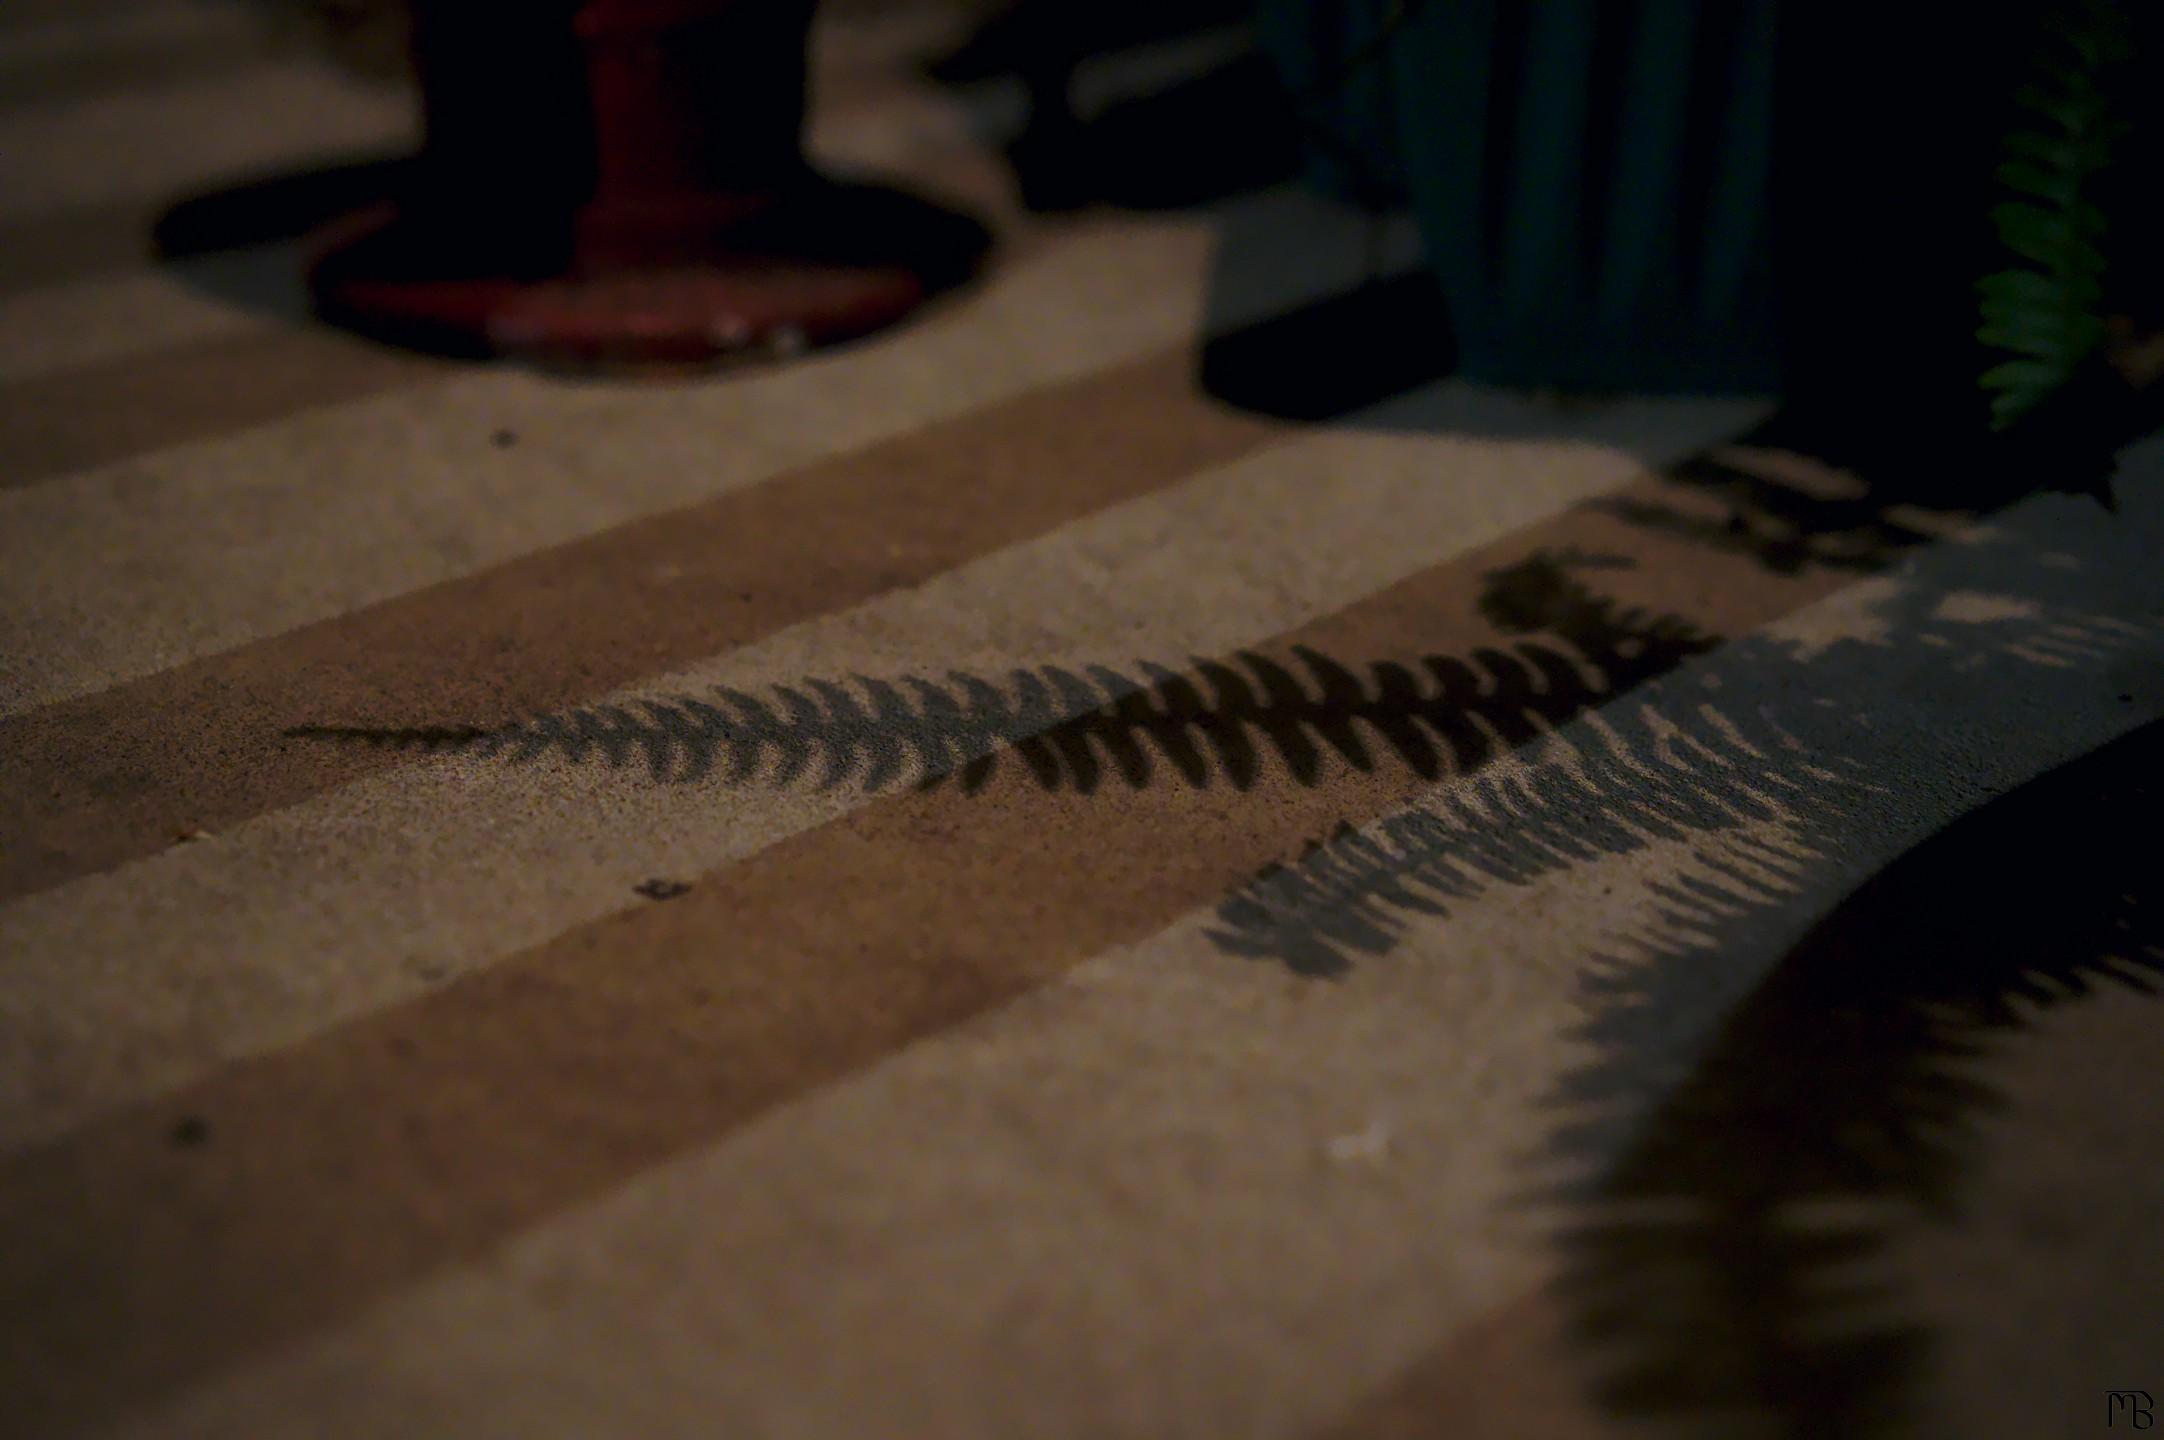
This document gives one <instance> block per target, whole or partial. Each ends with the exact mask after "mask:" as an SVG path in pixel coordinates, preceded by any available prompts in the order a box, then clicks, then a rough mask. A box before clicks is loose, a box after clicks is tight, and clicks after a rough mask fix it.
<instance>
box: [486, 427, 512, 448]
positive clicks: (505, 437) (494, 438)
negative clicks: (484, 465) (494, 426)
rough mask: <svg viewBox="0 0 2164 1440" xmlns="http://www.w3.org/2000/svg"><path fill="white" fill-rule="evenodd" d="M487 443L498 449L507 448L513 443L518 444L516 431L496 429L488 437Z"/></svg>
mask: <svg viewBox="0 0 2164 1440" xmlns="http://www.w3.org/2000/svg"><path fill="white" fill-rule="evenodd" d="M488 443H489V444H491V445H493V446H495V447H496V448H497V449H498V450H508V449H510V448H511V447H512V446H513V445H516V444H518V431H516V430H498V431H497V432H496V433H495V434H493V435H491V436H489V437H488Z"/></svg>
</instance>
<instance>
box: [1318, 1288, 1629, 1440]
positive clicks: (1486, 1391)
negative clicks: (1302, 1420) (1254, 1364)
mask: <svg viewBox="0 0 2164 1440" xmlns="http://www.w3.org/2000/svg"><path fill="white" fill-rule="evenodd" d="M1564 1325H1565V1322H1564V1317H1563V1313H1562V1310H1561V1307H1560V1306H1559V1305H1558V1304H1557V1303H1556V1301H1555V1300H1554V1298H1553V1297H1551V1296H1550V1295H1548V1294H1547V1293H1546V1292H1544V1291H1534V1292H1533V1293H1531V1294H1528V1295H1522V1296H1520V1297H1519V1298H1517V1299H1516V1300H1512V1301H1510V1302H1508V1303H1507V1304H1503V1305H1499V1306H1497V1307H1495V1308H1494V1309H1493V1310H1490V1311H1488V1312H1487V1313H1486V1314H1484V1315H1482V1316H1480V1317H1479V1318H1478V1319H1476V1320H1474V1321H1473V1322H1472V1323H1471V1324H1469V1325H1467V1326H1465V1327H1464V1328H1463V1329H1462V1330H1460V1331H1459V1332H1458V1333H1457V1334H1456V1335H1454V1336H1453V1337H1452V1338H1451V1340H1450V1342H1449V1344H1447V1345H1445V1346H1444V1347H1442V1348H1441V1349H1439V1350H1437V1351H1436V1352H1435V1353H1434V1354H1433V1355H1431V1356H1429V1357H1428V1358H1427V1359H1425V1360H1423V1361H1421V1362H1420V1364H1418V1365H1417V1366H1415V1367H1414V1368H1413V1369H1411V1370H1409V1371H1407V1372H1406V1373H1405V1374H1403V1375H1401V1376H1399V1377H1398V1378H1397V1379H1396V1380H1395V1381H1393V1382H1392V1383H1391V1384H1390V1385H1389V1386H1388V1387H1386V1388H1385V1389H1383V1390H1381V1391H1378V1392H1377V1393H1375V1394H1373V1395H1371V1396H1369V1397H1368V1398H1367V1399H1365V1400H1363V1401H1361V1402H1360V1403H1359V1404H1358V1405H1356V1406H1355V1407H1354V1408H1353V1410H1352V1412H1351V1413H1350V1414H1349V1415H1347V1416H1346V1417H1345V1418H1344V1419H1343V1420H1341V1421H1339V1422H1337V1423H1335V1424H1332V1425H1329V1426H1326V1427H1324V1428H1323V1429H1321V1430H1319V1431H1317V1432H1315V1433H1314V1437H1313V1440H1594V1437H1598V1436H1606V1435H1612V1434H1614V1433H1615V1428H1614V1425H1613V1423H1612V1422H1610V1421H1609V1420H1608V1419H1606V1418H1605V1417H1604V1416H1602V1414H1601V1413H1600V1411H1599V1410H1598V1409H1597V1408H1596V1407H1595V1406H1594V1405H1593V1404H1592V1402H1591V1401H1590V1400H1589V1399H1588V1398H1587V1396H1586V1391H1585V1387H1584V1378H1583V1376H1582V1375H1580V1374H1579V1373H1578V1370H1579V1367H1578V1366H1577V1364H1576V1363H1575V1360H1576V1357H1575V1356H1574V1355H1573V1354H1572V1353H1571V1351H1570V1348H1569V1344H1568V1340H1567V1337H1566V1333H1565V1328H1564Z"/></svg>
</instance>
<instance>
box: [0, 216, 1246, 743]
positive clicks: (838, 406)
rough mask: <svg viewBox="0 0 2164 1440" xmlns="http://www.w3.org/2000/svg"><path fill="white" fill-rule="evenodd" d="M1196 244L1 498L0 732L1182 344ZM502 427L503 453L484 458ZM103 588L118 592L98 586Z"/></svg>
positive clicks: (298, 420) (1016, 261) (252, 433)
mask: <svg viewBox="0 0 2164 1440" xmlns="http://www.w3.org/2000/svg"><path fill="white" fill-rule="evenodd" d="M1209 243H1210V239H1209V231H1208V229H1207V228H1206V227H1205V226H1204V225H1203V224H1201V223H1200V222H1197V221H1194V220H1191V219H1190V220H1184V221H1175V222H1169V223H1149V224H1119V225H1111V226H1106V225H1084V226H1080V227H1076V228H1074V229H1071V230H1069V231H1067V232H1066V233H1065V234H1063V235H1062V236H1060V237H1058V238H1056V239H1053V240H1051V242H1050V243H1049V244H1048V245H1047V246H1046V247H1045V248H1044V249H1043V250H1042V251H1040V252H1036V253H1031V252H1030V251H1029V250H1027V249H1026V248H1025V249H1024V250H1023V251H1022V252H1021V253H1017V254H1010V255H1008V256H1007V257H1006V263H1005V264H1004V265H1003V266H1002V267H1000V268H999V269H998V270H996V271H995V273H994V274H993V275H992V276H991V277H990V278H989V279H988V281H987V283H986V284H985V285H984V286H983V287H982V288H980V289H977V290H974V291H972V292H970V293H969V294H967V295H966V296H961V297H955V298H954V299H953V300H952V301H951V302H950V303H948V304H945V305H943V306H940V307H937V308H936V309H935V310H933V311H931V312H928V313H927V314H926V315H925V316H924V317H923V318H922V321H921V323H917V324H913V325H910V326H908V327H906V328H904V329H901V330H897V331H895V332H893V333H891V334H888V335H885V336H881V337H879V338H878V339H876V340H873V341H869V342H867V343H865V344H863V345H861V346H854V347H849V348H846V349H841V350H836V351H833V352H830V353H828V354H825V355H821V356H816V357H812V358H810V359H808V360H806V361H805V362H803V363H801V364H797V365H791V366H786V367H782V368H779V369H775V370H770V371H763V372H759V373H755V374H747V375H743V376H739V377H733V378H728V379H720V380H717V379H713V378H710V377H694V378H688V379H686V380H683V381H681V382H676V383H645V384H640V383H629V382H613V383H611V382H601V381H593V382H587V383H579V382H573V381H567V380H563V379H553V378H549V377H544V376H537V375H533V374H529V373H525V372H521V371H516V370H501V369H489V368H478V369H475V370H473V371H471V372H469V373H465V374H460V375H454V376H451V377H449V378H446V379H444V380H443V381H441V382H440V383H437V384H432V385H426V386H420V387H407V388H405V389H401V390H396V391H393V392H391V393H389V394H386V395H382V396H379V397H377V398H375V399H373V400H367V401H361V402H356V403H353V404H348V405H341V406H335V407H332V408H329V409H323V410H316V411H311V412H309V413H307V414H305V415H301V416H297V417H294V418H293V419H290V420H288V421H285V422H283V423H280V424H276V425H268V426H260V427H257V428H256V429H253V430H248V431H243V432H240V433H238V434H235V435H232V436H229V437H226V438H223V439H218V440H211V441H203V442H199V443H197V444H194V445H189V446H184V447H180V448H176V449H171V450H165V451H161V452H158V453H157V454H154V455H149V456H140V457H137V458H135V459H132V460H129V461H125V462H122V463H119V464H115V465H111V466H108V467H105V468H104V469H100V470H95V471H90V472H84V473H81V474H77V475H75V476H72V477H70V478H69V479H68V480H66V481H64V482H62V481H54V482H49V483H47V484H44V485H38V486H32V487H29V488H27V489H17V490H10V491H0V624H4V623H8V622H14V623H17V624H21V623H22V622H24V621H25V620H28V619H29V618H30V617H35V625H34V626H33V627H32V628H28V629H26V630H25V632H24V633H23V634H21V635H20V636H19V637H12V636H11V637H6V638H7V643H0V712H6V711H18V712H19V711H22V710H27V709H29V708H31V707H32V706H35V705H39V704H48V703H52V702H55V701H59V700H64V699H73V698H78V697H81V696H85V695H88V694H90V693H92V692H95V691H98V690H103V689H107V688H111V687H113V686H116V685H120V684H124V683H126V682H128V681H130V680H134V679H138V678H141V677H143V676H146V675H149V674H151V673H153V672H155V671H157V670H160V669H164V668H167V667H170V666H173V665H176V664H180V663H183V662H185V661H190V660H195V659H199V658H203V657H205V656H208V655H210V654H214V653H216V652H218V651H221V650H225V649H230V648H234V647H237V646H242V645H246V644H249V643H250V642H253V641H256V640H260V639H265V638H267V637H269V636H271V635H275V634H278V633H280V632H282V631H286V630H289V629H294V628H297V627H300V626H304V625H307V624H309V623H311V622H314V621H318V620H324V619H328V618H331V617H333V616H337V615H340V614H342V613H344V612H346V611H349V610H354V609H358V608H361V607H363V606H367V605H371V604H375V603H377V602H380V601H384V600H388V599H391V598H393V597H395V596H397V595H400V594H403V593H405V592H408V591H411V590H417V589H420V588H422V587H424V586H427V585H431V584H435V583H439V582H441V581H444V580H448V579H452V578H455V577H458V576H462V575H470V574H473V573H475V572H477V571H480V570H483V569H485V568H487V567H488V566H490V565H495V564H500V563H502V562H505V561H508V560H511V559H513V558H515V557H517V556H519V555H522V554H530V553H532V552H535V551H538V550H541V549H545V548H547V547H548V546H550V545H556V544H561V543H564V542H566V541H570V540H574V539H578V538H580V537H582V536H587V535H591V534H594V533H596V532H598V531H601V530H604V529H606V528H608V527H609V526H611V525H617V524H623V523H626V522H629V521H633V520H637V519H641V518H644V517H647V516H651V515H655V514H660V513H662V512H665V511H668V510H671V509H674V508H677V507H680V506H684V505H689V504H693V503H696V502H699V501H703V500H708V499H712V498H714V497H715V496H716V495H719V494H722V493H725V492H727V491H730V490H734V489H737V488H740V487H742V486H745V485H750V484H756V483H758V482H760V481H763V480H765V479H766V478H767V477H769V476H771V475H774V474H776V473H778V472H780V471H782V470H784V469H789V468H793V467H797V466H801V465H805V464H809V463H812V462H814V461H817V460H819V459H822V458H824V457H827V456H831V455H835V454H839V453H842V452H845V451H847V450H850V449H853V448H856V447H858V446H862V445H868V444H873V443H876V442H878V441H881V440H884V439H887V438H889V437H891V436H894V435H897V434H901V433H905V432H906V431H908V430H911V429H914V428H916V427H918V426H920V425H925V424H930V423H933V422H935V421H939V420H944V419H949V418H952V417H953V416H956V415H960V414H963V413H966V412H968V411H970V410H973V409H976V408H979V407H981V406H984V405H986V404H990V403H993V402H995V401H997V400H1000V399H1002V398H1005V397H1008V396H1013V395H1017V394H1020V393H1022V392H1023V391H1025V390H1028V389H1032V388H1035V387H1037V386H1042V385H1047V384H1052V383H1056V382H1059V381H1063V380H1069V379H1076V378H1080V377H1082V376H1084V375H1088V374H1090V373H1091V372H1093V371H1096V370H1098V369H1101V368H1103V367H1104V366H1107V365H1111V364H1114V363H1117V362H1119V361H1123V360H1128V359H1132V358H1134V357H1135V356H1137V355H1139V354H1143V353H1146V352H1148V351H1150V350H1153V349H1156V348H1158V347H1161V346H1165V345H1169V344H1172V343H1175V342H1178V341H1180V340H1183V339H1185V338H1186V336H1187V335H1188V334H1190V333H1191V330H1192V325H1193V318H1194V310H1195V308H1196V298H1195V297H1196V295H1197V292H1198V291H1199V289H1200V287H1201V283H1202V277H1203V275H1204V273H1205V266H1206V265H1207V263H1208V247H1209ZM1046 335H1057V336H1058V337H1059V342H1060V343H1058V344H1057V345H1052V344H1046V343H1042V337H1044V336H1046ZM506 429H508V430H511V431H513V432H515V433H516V435H517V436H518V437H519V443H518V444H517V446H516V448H513V449H503V448H499V447H496V446H494V445H492V444H491V441H490V437H491V435H492V434H494V433H495V432H497V431H499V430H506ZM176 535H186V536H188V537H189V541H188V543H187V544H184V545H176V544H175V543H174V537H175V536H176ZM116 573H117V574H125V575H126V576H127V577H128V583H127V584H125V585H115V584H113V583H112V582H111V578H110V577H111V576H112V575H114V574H116ZM62 637H64V643H63V642H62Z"/></svg>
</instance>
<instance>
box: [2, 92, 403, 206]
mask: <svg viewBox="0 0 2164 1440" xmlns="http://www.w3.org/2000/svg"><path fill="white" fill-rule="evenodd" d="M415 124H416V116H415V115H414V106H413V103H412V100H411V98H410V97H409V96H407V95H405V94H402V93H400V92H398V91H395V90H391V91H386V90H383V89H380V88H377V87H371V86H365V85H360V84H357V83H355V82H353V81H351V80H349V79H347V78H346V77H344V76H342V75H340V74H339V73H338V72H337V71H336V70H334V69H332V68H330V67H328V66H325V65H321V64H314V63H306V62H298V61H287V62H280V63H277V64H271V65H265V66H263V67H261V68H260V69H257V70H253V71H250V72H248V73H246V74H244V75H241V76H227V77H224V78H221V79H212V80H206V81H203V82H201V83H198V84H193V85H184V86H175V87H173V88H170V89H156V90H146V91H140V92H122V93H118V94H108V95H98V96H93V97H89V98H85V99H81V100H77V101H73V102H71V103H68V104H64V105H45V106H40V107H38V108H36V109H32V110H15V111H6V112H0V224H4V225H11V226H12V225H19V224H23V223H25V222H31V223H35V222H36V221H37V220H38V219H40V218H41V217H43V216H45V215H48V214H50V213H51V212H52V211H55V210H71V209H78V208H82V207H86V206H103V205H108V204H111V203H113V202H116V201H140V200H143V199H152V198H155V199H169V198H170V197H171V196H172V195H173V194H174V193H175V192H185V191H187V190H189V189H192V188H195V187H200V186H206V185H213V184H217V183H221V182H223V181H225V180H227V179H228V178H230V177H233V176H236V175H243V174H251V173H261V172H263V171H266V170H275V169H280V168H284V167H286V166H290V165H301V164H309V163H320V159H321V157H322V156H323V155H324V154H325V153H327V152H337V151H352V150H358V149H374V148H387V147H396V146H403V145H408V144H411V143H412V141H413V138H414V134H415Z"/></svg>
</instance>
